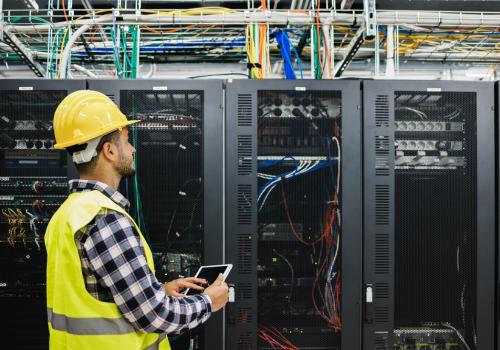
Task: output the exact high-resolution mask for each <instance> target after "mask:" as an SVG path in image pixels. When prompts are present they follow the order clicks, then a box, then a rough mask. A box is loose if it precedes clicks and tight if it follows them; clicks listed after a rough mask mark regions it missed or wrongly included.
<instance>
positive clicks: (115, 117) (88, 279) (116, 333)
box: [45, 90, 228, 350]
mask: <svg viewBox="0 0 500 350" xmlns="http://www.w3.org/2000/svg"><path fill="white" fill-rule="evenodd" d="M137 122H139V121H138V120H131V121H129V120H127V118H126V116H125V115H123V114H122V113H121V112H120V110H119V109H118V107H117V106H116V105H115V104H114V103H113V101H111V100H110V99H109V98H108V97H107V96H105V95H103V94H101V93H99V92H96V91H89V90H82V91H77V92H74V93H72V94H70V95H68V96H67V97H66V98H65V99H64V100H63V101H62V102H61V103H60V105H59V106H58V107H57V110H56V112H55V114H54V133H55V138H56V145H55V146H54V147H55V148H58V149H62V148H66V149H67V150H68V152H69V153H70V154H71V155H72V157H73V161H74V163H75V165H76V167H77V169H78V171H79V173H80V179H79V180H74V181H70V192H71V194H70V195H69V197H68V198H67V200H66V201H65V202H64V203H63V204H62V206H61V207H60V208H59V210H58V211H57V212H56V213H55V214H54V216H53V217H52V219H51V221H50V223H49V225H48V227H47V231H46V235H45V244H46V247H47V313H48V323H49V331H50V349H57V350H59V349H65V350H66V349H68V350H80V349H92V350H94V349H95V350H101V349H106V350H111V349H120V350H124V349H131V350H132V349H133V350H139V349H141V350H142V349H147V350H153V349H154V350H156V349H158V350H165V349H170V345H169V343H168V339H167V337H166V334H169V333H174V332H179V331H182V330H184V329H191V328H193V327H196V326H197V325H199V324H201V323H203V322H205V321H206V320H207V319H208V318H209V316H210V314H211V313H212V312H215V311H217V310H219V309H221V308H222V307H223V306H224V305H225V304H226V302H227V300H228V287H227V284H226V283H224V282H223V281H222V276H219V278H218V279H217V281H216V282H215V283H213V284H212V285H211V286H208V287H207V288H205V289H204V288H203V285H205V284H206V281H204V280H201V279H197V278H184V279H178V280H175V281H172V282H170V283H166V284H164V285H162V284H160V283H159V282H158V281H157V279H156V278H155V275H154V266H153V259H152V254H151V250H150V248H149V246H148V244H147V242H146V241H145V240H144V237H143V236H142V234H141V232H140V230H139V228H138V226H137V225H136V223H135V222H134V220H133V219H132V218H131V217H130V216H129V214H128V212H127V209H128V207H129V203H128V201H127V199H126V198H125V197H124V196H123V195H122V194H120V192H118V190H117V189H118V186H119V184H120V180H121V179H122V178H123V177H126V176H132V175H133V174H134V172H135V169H134V159H133V157H134V153H135V149H134V147H133V146H132V145H131V144H130V143H129V141H128V129H127V126H128V125H131V124H134V123H137ZM184 288H193V289H196V290H199V291H202V292H203V293H202V294H198V295H195V296H190V297H182V295H181V294H180V291H181V290H182V289H184Z"/></svg>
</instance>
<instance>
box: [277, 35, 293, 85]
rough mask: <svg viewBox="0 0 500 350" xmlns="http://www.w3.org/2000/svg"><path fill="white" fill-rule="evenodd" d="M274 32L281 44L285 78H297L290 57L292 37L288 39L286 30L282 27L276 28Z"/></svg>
mask: <svg viewBox="0 0 500 350" xmlns="http://www.w3.org/2000/svg"><path fill="white" fill-rule="evenodd" d="M273 34H274V37H275V38H276V41H277V42H278V45H279V46H280V52H281V57H283V63H284V69H285V79H297V76H296V75H295V71H294V70H293V64H292V62H291V59H290V39H288V36H287V35H286V32H284V31H282V30H281V29H278V30H275V31H274V32H273Z"/></svg>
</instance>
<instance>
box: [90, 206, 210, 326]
mask: <svg viewBox="0 0 500 350" xmlns="http://www.w3.org/2000/svg"><path fill="white" fill-rule="evenodd" d="M91 231H92V232H89V235H88V238H87V239H86V240H85V243H84V249H85V252H86V254H87V257H88V259H89V262H90V266H91V268H92V269H93V270H94V273H95V275H96V277H97V279H98V282H99V283H100V284H101V285H102V286H103V287H107V288H109V289H110V291H111V294H112V295H113V299H114V301H115V303H116V305H117V306H118V308H119V309H120V311H121V312H122V314H123V316H124V317H125V318H127V319H128V320H129V321H130V322H131V323H132V325H133V326H134V328H136V329H137V330H141V331H144V332H147V333H153V332H154V333H164V332H166V333H178V332H179V331H181V330H184V329H186V328H188V329H191V328H194V327H196V326H197V325H199V324H202V323H203V322H205V321H206V320H207V319H208V318H209V317H210V314H211V309H212V307H211V300H210V297H208V296H207V295H205V294H198V295H195V296H190V297H185V298H176V297H172V296H167V295H166V294H165V290H164V289H163V286H162V285H161V283H160V282H158V280H157V279H156V277H155V276H154V275H153V274H152V273H151V270H150V269H149V267H148V265H147V262H146V257H145V255H144V249H143V247H142V245H141V241H140V238H139V236H138V235H137V234H136V232H135V227H134V226H133V224H132V223H131V222H130V220H129V219H128V218H126V217H125V216H123V215H122V214H120V213H116V212H108V213H106V214H104V215H102V216H100V217H98V218H97V219H96V221H95V226H94V227H93V228H92V229H91Z"/></svg>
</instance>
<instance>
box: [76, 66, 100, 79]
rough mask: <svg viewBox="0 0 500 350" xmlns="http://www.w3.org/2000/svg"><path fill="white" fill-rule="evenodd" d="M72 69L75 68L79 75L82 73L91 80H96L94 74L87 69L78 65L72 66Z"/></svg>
mask: <svg viewBox="0 0 500 350" xmlns="http://www.w3.org/2000/svg"><path fill="white" fill-rule="evenodd" d="M73 68H75V70H76V71H78V72H80V73H83V74H85V75H87V76H89V77H91V78H93V79H97V78H98V76H97V75H96V74H94V73H93V72H91V71H90V70H88V69H87V68H85V67H83V66H80V65H79V64H73Z"/></svg>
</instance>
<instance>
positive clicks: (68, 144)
mask: <svg viewBox="0 0 500 350" xmlns="http://www.w3.org/2000/svg"><path fill="white" fill-rule="evenodd" d="M139 122H141V120H127V121H126V122H125V123H122V124H120V125H112V126H110V127H108V128H104V129H102V130H98V131H96V132H94V133H91V134H88V135H85V136H83V137H80V138H77V139H74V140H71V141H68V142H61V143H56V144H55V145H54V148H55V149H63V148H67V147H71V146H75V145H79V144H82V143H85V142H87V141H89V140H92V139H93V138H96V137H99V136H104V135H106V134H109V133H110V132H113V131H115V130H119V129H121V128H124V127H126V126H129V125H132V124H136V123H139Z"/></svg>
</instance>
